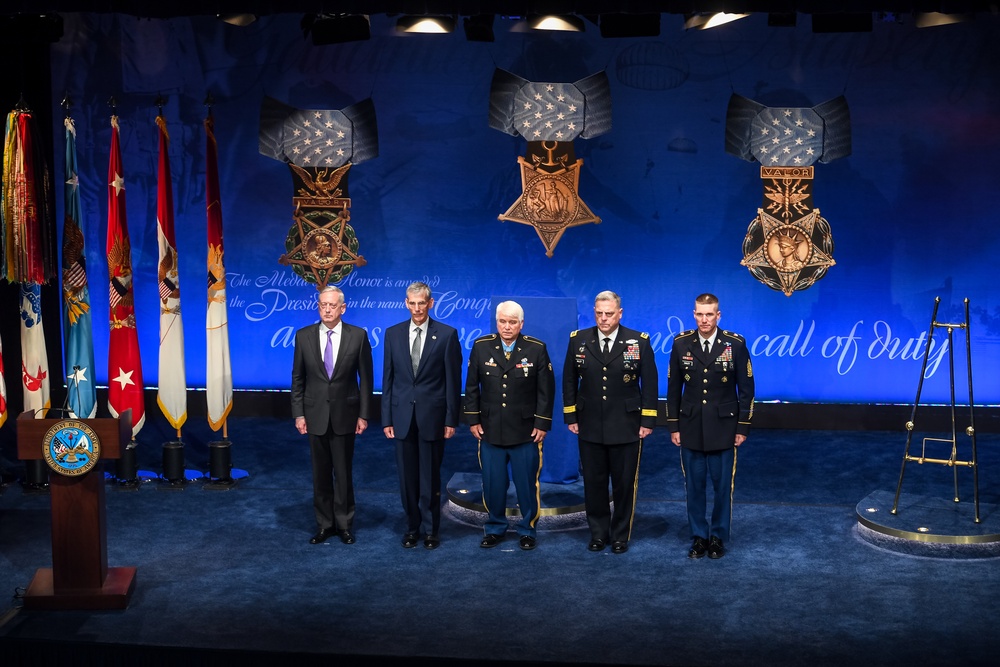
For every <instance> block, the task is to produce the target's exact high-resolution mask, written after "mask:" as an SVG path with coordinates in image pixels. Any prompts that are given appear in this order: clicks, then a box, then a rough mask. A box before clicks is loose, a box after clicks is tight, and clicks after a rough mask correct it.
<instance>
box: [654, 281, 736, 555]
mask: <svg viewBox="0 0 1000 667" xmlns="http://www.w3.org/2000/svg"><path fill="white" fill-rule="evenodd" d="M721 316H722V313H721V312H720V311H719V299H718V298H716V297H715V296H714V295H712V294H702V295H701V296H699V297H698V298H697V299H695V302H694V318H695V321H696V322H697V323H698V328H697V329H696V330H692V331H685V332H684V333H681V334H678V335H677V337H676V338H674V344H673V348H672V349H671V350H670V368H669V371H668V375H667V377H668V378H669V380H668V383H667V428H669V429H670V439H671V441H673V443H674V444H675V445H677V446H678V447H680V448H681V466H682V470H683V472H684V486H685V488H686V491H687V510H688V525H689V526H690V529H691V538H692V544H691V550H690V551H689V552H688V557H689V558H701V557H702V556H704V555H705V553H706V552H707V553H708V557H709V558H722V556H723V554H724V553H725V547H724V545H725V543H726V542H728V541H729V532H730V527H731V525H732V521H733V480H734V478H735V476H736V448H737V447H739V446H740V445H742V444H743V441H744V440H746V437H747V434H749V433H750V419H751V418H752V417H753V367H752V366H751V363H750V352H749V351H748V350H747V346H746V342H745V341H744V340H743V337H742V336H740V335H739V334H735V333H733V332H731V331H722V330H721V329H719V327H718V324H719V318H720V317H721ZM706 475H707V476H711V478H712V489H713V491H714V496H715V500H714V503H713V507H712V521H711V523H709V522H708V521H706V519H705V509H706V507H705V506H706V503H707V501H706V493H705V492H706Z"/></svg>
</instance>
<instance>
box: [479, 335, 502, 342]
mask: <svg viewBox="0 0 1000 667" xmlns="http://www.w3.org/2000/svg"><path fill="white" fill-rule="evenodd" d="M496 337H497V335H496V334H495V333H491V334H486V335H485V336H480V337H479V338H477V339H476V342H477V343H478V342H479V341H482V340H493V339H494V338H496Z"/></svg>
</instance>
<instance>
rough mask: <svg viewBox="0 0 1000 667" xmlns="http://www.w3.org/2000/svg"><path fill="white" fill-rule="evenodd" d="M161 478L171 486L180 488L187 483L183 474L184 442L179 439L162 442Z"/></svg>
mask: <svg viewBox="0 0 1000 667" xmlns="http://www.w3.org/2000/svg"><path fill="white" fill-rule="evenodd" d="M162 478H163V480H164V481H165V482H167V483H168V484H170V486H172V487H178V488H181V487H183V486H185V485H186V484H187V478H186V477H185V476H184V443H183V442H181V441H180V440H172V441H170V442H165V443H163V476H162Z"/></svg>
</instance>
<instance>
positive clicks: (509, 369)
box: [465, 301, 555, 551]
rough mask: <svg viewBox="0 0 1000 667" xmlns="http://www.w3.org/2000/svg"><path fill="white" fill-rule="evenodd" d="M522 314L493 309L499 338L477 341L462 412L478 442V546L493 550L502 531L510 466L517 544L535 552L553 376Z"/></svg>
mask: <svg viewBox="0 0 1000 667" xmlns="http://www.w3.org/2000/svg"><path fill="white" fill-rule="evenodd" d="M523 324H524V310H523V309H522V308H521V306H520V305H518V304H517V303H516V302H514V301H504V302H503V303H501V304H500V305H498V306H497V331H498V332H499V335H498V334H489V335H487V336H482V337H480V338H478V339H476V342H475V343H474V344H473V346H472V353H471V354H470V355H469V372H468V376H467V377H466V381H465V415H466V417H467V418H468V420H469V423H470V424H471V425H470V426H469V430H470V431H471V432H472V435H474V436H475V437H476V440H478V441H479V464H480V466H481V467H482V469H483V503H484V504H485V505H486V511H487V512H488V513H489V518H488V519H487V520H486V525H485V526H484V527H483V531H484V533H485V535H484V536H483V540H482V542H480V543H479V546H481V547H483V548H484V549H488V548H491V547H495V546H496V545H498V544H499V543H500V542H501V541H503V538H504V534H505V533H506V532H507V487H508V485H509V484H510V479H509V478H508V477H507V464H508V463H510V470H511V476H512V477H513V478H514V488H515V489H516V491H517V504H518V507H519V508H520V511H521V522H520V523H519V524H518V525H517V532H518V533H519V534H520V541H519V544H520V546H521V548H522V549H524V550H526V551H529V550H531V549H534V548H535V543H536V530H535V525H536V524H537V523H538V511H539V509H538V505H539V491H538V476H539V474H540V473H541V471H542V440H543V439H544V438H545V434H546V433H547V432H548V431H549V430H551V429H552V402H553V390H554V389H555V377H554V375H553V373H552V364H551V363H550V362H549V353H548V351H547V350H546V348H545V343H543V342H542V341H540V340H538V339H537V338H532V337H530V336H524V335H521V327H522V326H523Z"/></svg>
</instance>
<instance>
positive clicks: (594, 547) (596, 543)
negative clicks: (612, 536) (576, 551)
mask: <svg viewBox="0 0 1000 667" xmlns="http://www.w3.org/2000/svg"><path fill="white" fill-rule="evenodd" d="M605 544H606V542H605V541H604V540H602V539H601V538H599V537H595V538H594V539H592V540H591V541H590V544H588V545H587V551H604V545H605Z"/></svg>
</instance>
